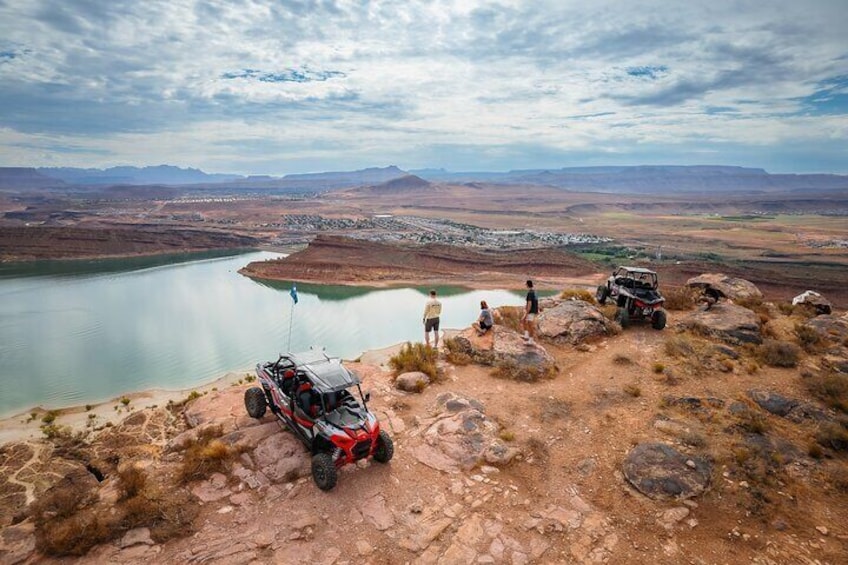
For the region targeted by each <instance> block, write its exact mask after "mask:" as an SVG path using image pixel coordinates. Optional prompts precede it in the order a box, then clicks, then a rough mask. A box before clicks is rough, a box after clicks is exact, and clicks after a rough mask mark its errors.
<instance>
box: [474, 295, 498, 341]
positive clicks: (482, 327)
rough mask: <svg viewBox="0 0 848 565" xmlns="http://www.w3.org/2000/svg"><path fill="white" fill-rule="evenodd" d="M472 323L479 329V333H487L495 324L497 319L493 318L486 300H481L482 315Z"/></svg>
mask: <svg viewBox="0 0 848 565" xmlns="http://www.w3.org/2000/svg"><path fill="white" fill-rule="evenodd" d="M471 325H472V326H473V327H474V329H475V330H477V335H483V334H485V333H486V332H488V331H489V330H490V329H492V326H494V325H495V320H494V319H493V318H492V311H491V310H489V305H488V304H486V301H485V300H481V301H480V316H479V317H478V318H477V321H476V322H474V323H473V324H471Z"/></svg>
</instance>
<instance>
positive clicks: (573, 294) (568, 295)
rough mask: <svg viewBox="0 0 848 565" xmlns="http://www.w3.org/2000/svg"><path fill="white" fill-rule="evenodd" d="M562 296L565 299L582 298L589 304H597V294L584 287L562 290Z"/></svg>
mask: <svg viewBox="0 0 848 565" xmlns="http://www.w3.org/2000/svg"><path fill="white" fill-rule="evenodd" d="M559 297H560V298H562V299H564V300H571V299H574V300H582V301H583V302H588V303H589V304H596V303H597V302H596V301H595V295H594V294H592V293H591V292H589V291H588V290H586V289H583V288H579V289H578V288H567V289H565V290H563V291H562V293H560V295H559Z"/></svg>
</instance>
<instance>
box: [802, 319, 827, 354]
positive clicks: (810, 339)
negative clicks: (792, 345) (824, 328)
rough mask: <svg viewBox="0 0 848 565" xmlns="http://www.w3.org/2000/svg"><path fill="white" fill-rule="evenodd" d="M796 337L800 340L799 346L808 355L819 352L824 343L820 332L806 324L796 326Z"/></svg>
mask: <svg viewBox="0 0 848 565" xmlns="http://www.w3.org/2000/svg"><path fill="white" fill-rule="evenodd" d="M795 336H796V337H797V338H798V344H799V345H800V346H801V348H803V350H804V351H806V352H807V353H815V352H817V351H819V349H820V348H821V346H822V343H823V342H824V340H823V339H822V336H821V334H820V333H819V332H817V331H816V330H815V329H814V328H811V327H810V326H806V325H804V324H795Z"/></svg>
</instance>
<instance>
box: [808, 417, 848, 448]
mask: <svg viewBox="0 0 848 565" xmlns="http://www.w3.org/2000/svg"><path fill="white" fill-rule="evenodd" d="M844 424H845V423H844V422H843V423H842V424H839V423H836V422H828V423H826V424H824V425H822V427H821V428H819V431H818V433H816V441H817V442H819V444H821V445H822V446H824V447H827V448H829V449H832V450H834V451H848V430H846V429H845V425H844Z"/></svg>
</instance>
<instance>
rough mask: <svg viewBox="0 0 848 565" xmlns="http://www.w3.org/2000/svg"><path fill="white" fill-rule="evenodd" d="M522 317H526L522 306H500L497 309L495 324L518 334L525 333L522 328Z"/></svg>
mask: <svg viewBox="0 0 848 565" xmlns="http://www.w3.org/2000/svg"><path fill="white" fill-rule="evenodd" d="M522 316H524V308H522V307H521V306H499V307H498V308H496V309H495V323H497V324H500V325H502V326H506V327H507V328H510V329H512V330H514V331H517V332H521V331H524V328H522V327H521V317H522Z"/></svg>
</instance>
